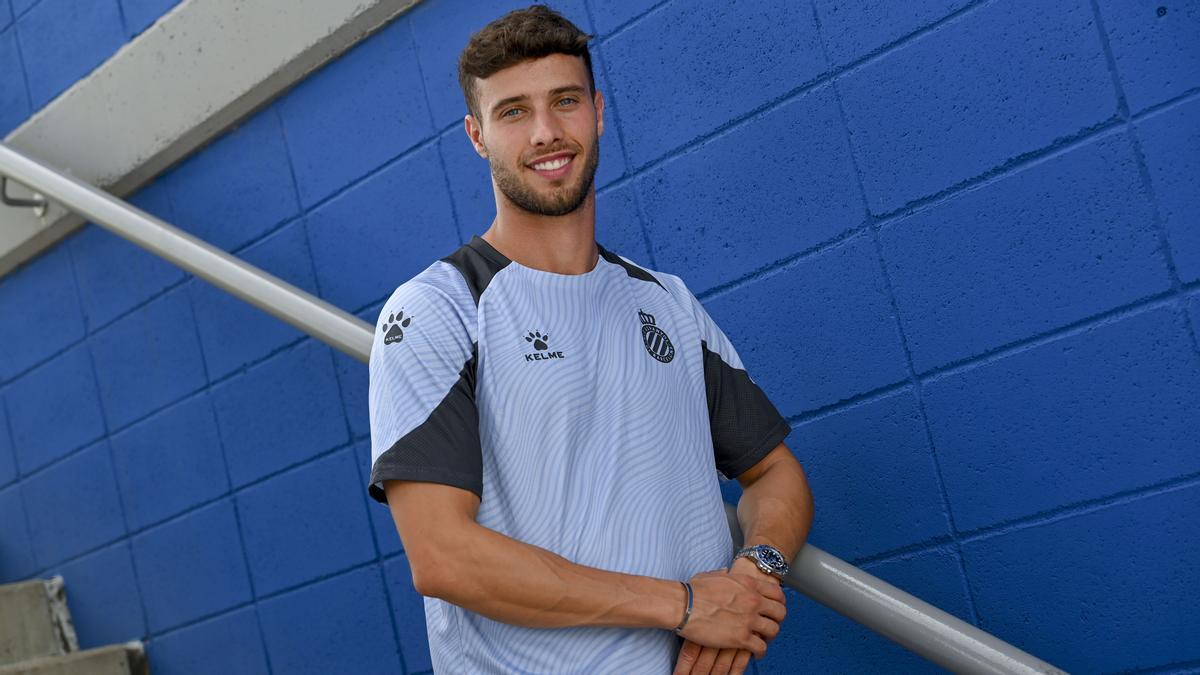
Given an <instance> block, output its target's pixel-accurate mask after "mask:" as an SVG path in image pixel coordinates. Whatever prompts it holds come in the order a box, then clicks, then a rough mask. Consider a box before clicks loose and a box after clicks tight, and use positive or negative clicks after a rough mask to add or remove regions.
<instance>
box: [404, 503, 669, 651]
mask: <svg viewBox="0 0 1200 675" xmlns="http://www.w3.org/2000/svg"><path fill="white" fill-rule="evenodd" d="M463 530H464V531H463V532H462V535H463V536H462V537H461V538H460V540H459V541H457V542H456V544H455V545H454V550H455V556H454V558H455V559H454V560H453V561H452V562H449V563H447V564H445V565H442V564H439V567H438V568H437V572H435V573H434V574H433V575H431V579H432V581H431V582H430V583H429V584H427V585H426V584H423V585H426V586H427V587H426V588H421V589H420V590H422V591H423V592H425V594H427V595H433V596H435V597H438V598H441V599H442V600H445V601H447V602H450V603H453V604H455V605H458V606H460V607H464V608H466V609H469V610H471V611H473V612H476V613H478V614H482V615H483V616H486V617H488V618H491V619H494V620H496V621H501V622H504V623H509V624H516V625H521V626H537V627H566V626H625V627H633V628H662V629H670V628H673V627H674V626H675V625H676V624H677V623H678V622H679V620H680V619H681V618H682V616H683V610H684V607H685V603H686V593H685V591H684V589H683V586H682V585H681V584H680V583H679V582H677V581H668V580H664V579H655V578H652V577H646V576H637V575H632V574H622V573H618V572H610V571H606V570H601V569H597V568H594V567H587V566H584V565H578V564H575V563H572V562H571V561H569V560H567V559H566V558H563V557H562V556H559V555H556V554H555V553H553V552H551V551H548V550H545V549H542V548H539V547H536V546H532V545H530V544H526V543H524V542H521V541H518V540H516V539H512V538H510V537H507V536H505V535H503V534H500V533H498V532H495V531H493V530H490V529H488V528H486V527H483V526H481V525H478V524H476V523H471V524H469V525H468V526H466V527H464V528H463Z"/></svg>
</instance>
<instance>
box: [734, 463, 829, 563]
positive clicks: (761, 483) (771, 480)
mask: <svg viewBox="0 0 1200 675" xmlns="http://www.w3.org/2000/svg"><path fill="white" fill-rule="evenodd" d="M737 480H738V482H739V483H741V485H742V498H741V500H740V501H739V502H738V506H737V516H738V524H739V525H741V528H742V535H743V537H744V539H745V543H744V544H743V545H744V546H756V545H758V544H769V545H771V546H774V547H775V548H777V549H779V551H780V552H781V553H783V555H784V557H785V558H787V560H788V562H789V563H791V562H792V561H793V560H795V559H796V554H797V553H799V552H800V548H801V547H802V546H804V540H805V539H806V538H808V530H809V527H810V526H811V525H812V519H813V498H812V492H810V491H809V489H808V479H807V478H806V477H805V475H804V469H803V468H801V466H800V462H798V461H796V458H795V457H794V456H793V455H792V451H791V450H789V449H788V447H787V446H786V445H784V444H783V443H780V444H779V445H777V446H775V449H774V450H772V451H771V452H769V453H767V455H766V456H765V457H763V458H762V459H761V460H759V462H758V463H757V464H755V465H754V466H752V467H750V468H749V469H747V470H746V471H745V472H743V473H742V474H741V475H740V476H738V477H737ZM734 565H735V569H739V568H740V569H748V570H750V571H752V572H753V573H755V574H762V572H759V571H758V567H757V566H756V565H755V564H754V561H753V560H749V559H745V558H738V560H737V561H736V562H735V563H734Z"/></svg>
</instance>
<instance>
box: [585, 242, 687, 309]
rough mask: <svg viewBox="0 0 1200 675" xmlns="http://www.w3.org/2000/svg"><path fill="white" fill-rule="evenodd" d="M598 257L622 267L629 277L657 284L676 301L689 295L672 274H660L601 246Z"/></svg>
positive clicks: (681, 282) (680, 281)
mask: <svg viewBox="0 0 1200 675" xmlns="http://www.w3.org/2000/svg"><path fill="white" fill-rule="evenodd" d="M600 256H601V257H602V258H604V259H605V260H607V261H608V262H610V263H612V264H614V265H617V266H619V267H623V268H624V269H625V273H626V274H628V275H629V276H630V277H633V278H634V279H640V280H642V281H646V282H650V283H654V284H657V285H658V286H659V287H660V288H662V289H663V290H664V291H665V292H667V293H669V294H671V295H672V296H675V297H676V298H678V299H681V300H682V299H686V298H687V296H688V295H690V293H688V290H687V286H685V285H684V283H683V280H682V279H680V278H679V277H677V276H675V275H674V274H668V273H666V272H660V271H658V270H654V269H651V268H650V267H648V266H646V265H643V264H641V263H638V262H636V261H634V260H632V259H630V258H627V257H625V256H623V255H621V254H619V253H616V252H614V251H610V250H608V249H606V248H604V247H603V246H601V247H600Z"/></svg>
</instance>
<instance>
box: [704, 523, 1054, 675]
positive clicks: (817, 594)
mask: <svg viewBox="0 0 1200 675" xmlns="http://www.w3.org/2000/svg"><path fill="white" fill-rule="evenodd" d="M725 516H726V518H727V519H728V520H729V530H730V532H731V533H732V534H733V541H734V545H735V548H740V547H741V544H742V530H741V526H740V525H739V524H738V520H737V509H736V508H734V507H733V506H731V505H729V504H726V505H725ZM791 567H792V569H791V571H790V572H789V573H788V575H787V577H786V578H784V580H783V583H784V585H786V586H788V587H790V588H794V589H796V590H797V591H800V592H801V593H803V594H805V595H807V596H808V597H810V598H812V599H813V600H816V601H817V602H819V603H821V604H822V605H825V606H826V607H829V608H830V609H832V610H834V611H836V612H839V613H841V614H843V615H845V616H847V617H849V618H850V619H853V620H854V621H856V622H858V623H861V624H862V625H864V626H866V627H867V628H870V629H871V630H873V631H875V632H876V633H879V634H880V635H882V636H884V637H886V638H888V639H890V640H892V641H894V642H896V643H899V644H900V645H901V646H903V647H905V648H907V649H909V650H910V651H912V652H914V653H916V654H919V655H921V656H923V657H925V658H926V659H929V660H930V661H933V662H934V663H936V664H938V665H939V666H942V667H943V668H946V669H947V670H950V671H952V672H955V673H972V674H974V673H980V674H985V673H986V674H988V675H997V674H1001V673H1023V674H1025V675H1033V674H1034V673H1064V672H1065V671H1063V670H1061V669H1059V668H1056V667H1054V666H1052V665H1050V664H1049V663H1046V662H1045V661H1043V660H1041V659H1039V658H1037V657H1036V656H1033V655H1031V654H1028V653H1026V652H1024V651H1021V650H1020V649H1017V648H1016V647H1014V646H1012V645H1010V644H1008V643H1007V642H1004V641H1003V640H1001V639H999V638H997V637H996V636H994V635H992V634H990V633H987V632H984V631H982V630H980V629H978V628H976V627H975V626H973V625H971V624H969V623H967V622H966V621H963V620H962V619H959V618H958V617H956V616H954V615H952V614H948V613H946V612H944V611H942V610H940V609H938V608H937V607H934V606H933V605H931V604H929V603H928V602H925V601H924V600H922V599H920V598H918V597H916V596H914V595H911V594H909V593H905V592H904V591H902V590H900V589H899V588H896V587H895V586H893V585H891V584H889V583H888V582H886V581H884V580H882V579H880V578H878V577H875V576H872V575H870V574H868V573H866V572H864V571H863V570H860V569H859V568H857V567H855V566H854V565H851V564H850V563H848V562H846V561H845V560H842V559H841V558H838V557H836V556H833V555H830V554H829V553H826V552H825V551H823V550H821V549H819V548H817V547H816V546H813V545H812V544H805V546H804V548H802V549H800V553H799V554H798V555H797V556H796V560H794V561H793V562H792V566H791Z"/></svg>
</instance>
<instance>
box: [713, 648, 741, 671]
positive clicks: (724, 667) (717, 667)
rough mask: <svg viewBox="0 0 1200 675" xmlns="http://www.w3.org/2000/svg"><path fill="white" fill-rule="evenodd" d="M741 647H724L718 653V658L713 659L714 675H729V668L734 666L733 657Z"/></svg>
mask: <svg viewBox="0 0 1200 675" xmlns="http://www.w3.org/2000/svg"><path fill="white" fill-rule="evenodd" d="M739 651H741V650H739V649H722V650H721V651H720V653H718V654H717V660H716V661H713V667H712V675H729V669H730V668H731V667H733V658H734V657H735V656H737V653H738V652H739Z"/></svg>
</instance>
